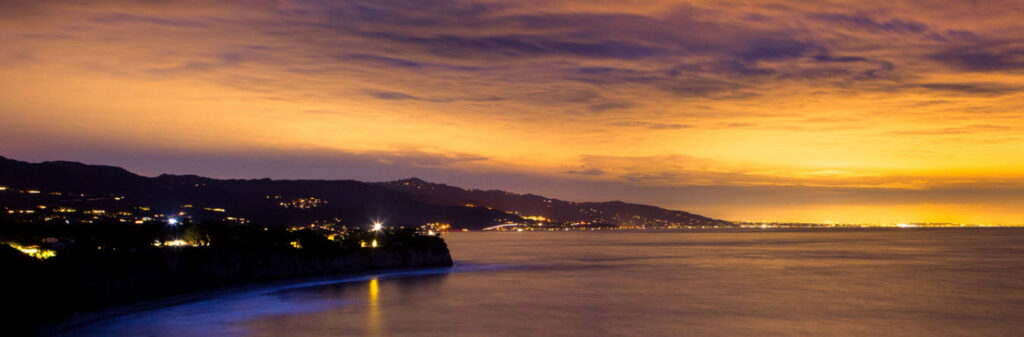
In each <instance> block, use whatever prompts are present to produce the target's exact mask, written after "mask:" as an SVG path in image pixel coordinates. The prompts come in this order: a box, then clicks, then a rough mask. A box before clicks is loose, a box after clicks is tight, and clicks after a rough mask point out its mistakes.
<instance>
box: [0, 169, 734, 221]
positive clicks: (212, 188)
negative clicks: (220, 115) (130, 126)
mask: <svg viewBox="0 0 1024 337" xmlns="http://www.w3.org/2000/svg"><path fill="white" fill-rule="evenodd" d="M0 185H2V186H8V187H17V188H24V189H37V190H43V191H46V192H49V191H53V192H63V193H65V195H66V194H81V195H82V196H85V195H91V196H105V197H110V198H111V199H110V200H108V201H104V200H106V199H103V198H105V197H94V198H92V199H99V201H96V202H95V203H92V204H89V207H95V208H99V207H106V208H111V209H112V210H122V209H127V208H139V207H144V208H147V209H149V208H152V209H154V213H156V212H159V214H156V215H160V214H187V216H188V217H190V218H193V220H195V221H204V220H218V219H219V218H227V217H228V215H231V218H243V219H247V220H249V221H253V222H257V223H261V224H267V225H278V224H279V225H292V226H293V225H301V224H308V223H315V222H321V221H328V220H331V219H333V221H342V222H344V225H351V226H365V225H366V224H369V223H371V222H373V221H379V220H383V221H386V222H388V223H390V224H395V225H410V226H419V225H423V224H427V223H446V224H450V225H451V227H453V228H466V229H482V228H486V227H491V226H495V225H500V224H506V223H523V224H527V223H529V224H530V226H568V225H573V226H575V225H583V226H588V225H589V226H595V225H599V226H603V227H630V228H633V227H636V228H647V227H654V228H657V227H674V226H675V227H678V226H709V225H729V223H727V222H725V221H722V220H716V219H712V218H708V217H704V216H700V215H696V214H692V213H688V212H684V211H676V210H669V209H664V208H660V207H656V206H651V205H642V204H632V203H626V202H623V201H617V200H616V201H605V202H574V201H565V200H559V199H554V198H547V197H544V196H540V195H535V194H520V193H512V192H508V191H503V190H481V189H465V188H461V187H458V186H451V185H446V184H442V183H432V182H428V181H426V180H423V179H421V178H418V177H411V178H406V179H400V180H394V181H388V182H362V181H357V180H309V179H296V180H286V179H282V180H275V179H269V178H263V179H215V178H209V177H203V176H199V175H194V174H186V175H175V174H161V175H158V176H156V177H146V176H142V175H138V174H135V173H132V172H131V171H128V170H126V169H124V168H121V167H116V166H107V165H89V164H83V163H79V162H70V161H47V162H40V163H29V162H24V161H18V160H14V159H8V158H6V157H0ZM114 196H116V198H114ZM47 198H49V199H47ZM92 199H90V200H92ZM76 200H77V201H76ZM41 201H46V202H50V203H53V205H54V206H61V205H64V204H70V205H79V208H81V207H84V205H82V204H81V203H80V202H81V198H80V199H69V198H68V197H66V196H50V197H46V196H38V195H36V196H28V195H16V196H15V194H13V193H4V194H0V206H3V207H4V208H7V209H8V210H11V209H14V208H12V207H31V206H33V205H32V204H33V203H38V202H41ZM75 202H79V203H78V204H76V203H75ZM99 209H104V208H99ZM210 210H213V211H210ZM211 212H212V213H211ZM217 213H223V214H217ZM339 219H342V220H339Z"/></svg>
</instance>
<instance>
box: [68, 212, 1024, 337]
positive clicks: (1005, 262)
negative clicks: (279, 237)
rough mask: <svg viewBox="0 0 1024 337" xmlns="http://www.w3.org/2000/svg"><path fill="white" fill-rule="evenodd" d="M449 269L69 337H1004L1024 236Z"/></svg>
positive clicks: (673, 236)
mask: <svg viewBox="0 0 1024 337" xmlns="http://www.w3.org/2000/svg"><path fill="white" fill-rule="evenodd" d="M447 240H448V242H449V246H450V248H451V250H452V252H453V256H454V257H455V260H456V262H457V263H458V266H457V267H456V268H453V269H450V270H449V269H430V270H422V271H405V272H399V273H384V274H379V275H366V276H360V277H347V278H341V279H327V280H318V281H303V282H295V283H291V284H286V285H277V286H269V287H262V288H258V289H255V290H251V291H244V292H237V293H230V294H222V295H219V296H216V297H214V298H210V299H208V300H204V301H199V302H192V303H186V304H182V305H176V306H171V307H166V308H161V309H157V310H150V311H144V312H138V313H134V314H130V315H126V316H122V317H118V318H115V319H112V320H108V321H103V322H97V323H96V324H93V325H90V326H87V327H84V328H83V329H81V330H78V331H72V332H71V333H72V334H75V335H123V336H128V335H130V336H138V335H151V336H172V335H173V336H183V335H218V336H220V335H252V336H282V335H291V336H336V335H352V336H636V335H653V336H679V335H697V336H763V335H772V336H780V335H782V336H807V335H827V336H863V335H875V336H1012V335H1019V332H1020V331H1021V330H1022V329H1024V325H1022V323H1020V320H1021V317H1024V278H1022V276H1024V255H1022V254H1024V230H934V231H933V230H927V231H924V230H912V231H907V230H904V231H846V232H704V233H649V232H638V233H621V232H597V233H579V232H571V233H560V232H556V233H453V234H449V236H448V237H447Z"/></svg>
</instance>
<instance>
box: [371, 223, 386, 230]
mask: <svg viewBox="0 0 1024 337" xmlns="http://www.w3.org/2000/svg"><path fill="white" fill-rule="evenodd" d="M383 227H384V224H382V223H380V222H379V221H374V222H373V231H375V232H379V231H380V230H381V229H382V228H383Z"/></svg>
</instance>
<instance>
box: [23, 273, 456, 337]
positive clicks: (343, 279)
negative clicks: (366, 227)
mask: <svg viewBox="0 0 1024 337" xmlns="http://www.w3.org/2000/svg"><path fill="white" fill-rule="evenodd" d="M452 267H454V265H452V266H442V267H435V266H423V267H409V268H391V269H376V270H368V271H358V272H343V273H339V274H331V275H321V276H311V277H298V278H289V279H281V280H274V281H265V282H256V283H247V284H237V285H231V286H224V287H218V288H212V289H206V290H200V291H195V292H189V293H184V294H179V295H175V296H170V297H165V298H160V299H155V300H148V301H142V302H137V303H131V304H125V305H118V306H114V307H109V308H104V309H100V310H96V311H91V312H86V313H81V314H78V315H75V316H72V317H70V318H66V319H64V320H61V321H60V322H57V323H54V324H49V325H46V326H43V327H41V328H40V329H39V330H38V331H36V334H37V335H61V334H66V333H68V332H72V331H74V330H75V329H79V328H82V327H86V326H89V325H90V324H94V323H97V322H102V321H104V320H108V319H112V318H116V317H120V316H124V315H130V314H135V313H141V312H146V311H151V310H159V309H163V308H167V307H172V306H175V305H180V304H186V303H191V302H196V301H201V300H204V299H208V298H217V297H223V296H232V295H244V294H250V293H263V292H275V291H282V290H288V289H292V288H302V287H313V286H318V285H326V284H342V283H354V282H363V281H366V280H369V279H371V278H398V277H406V276H409V275H410V274H416V275H423V274H447V273H450V272H452Z"/></svg>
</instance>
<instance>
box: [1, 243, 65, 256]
mask: <svg viewBox="0 0 1024 337" xmlns="http://www.w3.org/2000/svg"><path fill="white" fill-rule="evenodd" d="M7 245H8V246H11V247H12V248H14V249H17V250H19V251H21V252H22V253H24V254H25V255H28V256H31V257H34V258H37V259H40V260H46V259H49V258H51V257H54V256H57V252H55V251H52V250H49V249H40V248H39V247H38V246H22V245H20V244H17V243H14V242H8V243H7Z"/></svg>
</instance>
